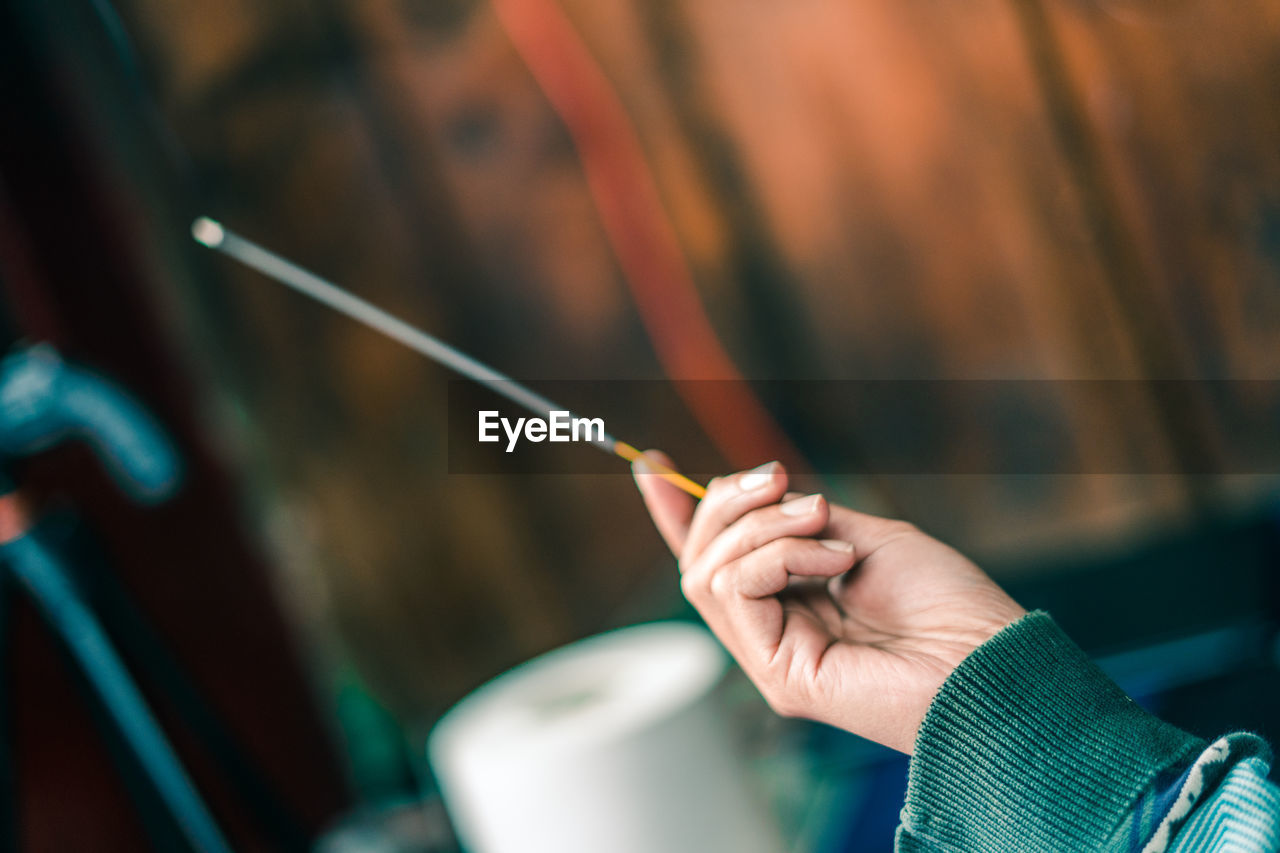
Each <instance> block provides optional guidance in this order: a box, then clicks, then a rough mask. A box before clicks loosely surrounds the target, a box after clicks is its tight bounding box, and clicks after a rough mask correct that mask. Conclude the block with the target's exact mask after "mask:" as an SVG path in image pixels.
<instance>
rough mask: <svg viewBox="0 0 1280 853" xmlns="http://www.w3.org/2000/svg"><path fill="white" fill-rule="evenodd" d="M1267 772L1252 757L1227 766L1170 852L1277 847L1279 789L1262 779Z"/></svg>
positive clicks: (1260, 851) (1239, 852) (1236, 852)
mask: <svg viewBox="0 0 1280 853" xmlns="http://www.w3.org/2000/svg"><path fill="white" fill-rule="evenodd" d="M1268 770H1269V768H1268V767H1267V763H1266V762H1265V761H1264V760H1263V759H1261V758H1257V757H1254V758H1246V759H1245V760H1244V761H1241V762H1240V763H1239V764H1237V765H1236V766H1234V767H1232V768H1231V770H1230V771H1229V772H1228V773H1227V775H1226V777H1224V778H1223V780H1222V782H1220V783H1219V784H1218V787H1217V789H1216V790H1214V792H1213V793H1212V794H1210V795H1209V797H1208V798H1206V799H1205V801H1204V802H1203V803H1201V804H1200V806H1199V808H1197V809H1195V810H1194V811H1193V812H1192V813H1191V817H1190V818H1189V819H1188V820H1187V822H1186V823H1185V824H1183V826H1182V829H1180V830H1178V832H1177V834H1176V835H1174V838H1173V846H1171V847H1169V848H1168V850H1169V851H1170V853H1199V851H1202V850H1214V851H1218V850H1222V851H1232V853H1266V851H1276V850H1280V788H1277V787H1276V786H1275V785H1273V784H1272V783H1271V782H1269V781H1268V780H1267V771H1268Z"/></svg>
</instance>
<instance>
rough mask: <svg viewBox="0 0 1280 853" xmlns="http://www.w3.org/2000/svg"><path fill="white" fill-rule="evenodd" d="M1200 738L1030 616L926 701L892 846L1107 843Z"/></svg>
mask: <svg viewBox="0 0 1280 853" xmlns="http://www.w3.org/2000/svg"><path fill="white" fill-rule="evenodd" d="M1204 747H1205V743H1204V741H1202V740H1200V739H1198V738H1195V737H1193V736H1192V735H1189V734H1187V733H1186V732H1184V731H1182V730H1180V729H1177V728H1175V727H1173V726H1171V725H1168V724H1167V723H1164V722H1161V721H1160V720H1158V719H1157V718H1155V717H1153V716H1151V715H1150V714H1148V713H1147V712H1146V711H1143V710H1142V709H1141V708H1139V707H1138V706H1137V705H1136V704H1135V703H1134V702H1133V700H1132V699H1130V698H1129V697H1128V696H1126V695H1125V694H1124V693H1123V692H1122V691H1121V690H1120V688H1119V687H1117V686H1116V685H1115V684H1114V683H1113V682H1112V681H1111V679H1109V678H1107V677H1106V676H1105V675H1104V674H1103V673H1102V671H1101V670H1100V669H1098V667H1097V666H1095V665H1094V664H1093V663H1092V662H1091V661H1090V660H1089V659H1088V657H1086V656H1085V654H1084V652H1082V651H1081V650H1080V648H1079V647H1078V646H1076V645H1075V643H1073V642H1071V640H1070V639H1069V638H1068V637H1067V635H1066V634H1064V633H1063V632H1062V630H1061V629H1060V628H1059V627H1058V626H1057V624H1056V623H1055V622H1054V621H1053V620H1052V619H1051V618H1050V617H1049V615H1048V614H1046V613H1043V612H1035V613H1030V614H1028V615H1026V616H1024V617H1023V618H1022V619H1019V620H1018V621H1017V622H1014V623H1013V624H1012V625H1009V626H1008V627H1007V628H1005V629H1004V630H1003V631H1001V632H1000V633H998V634H996V636H994V637H992V638H991V639H990V640H988V641H987V642H986V643H984V644H982V645H981V646H979V647H978V648H977V649H976V650H975V651H974V652H973V653H972V654H970V655H969V657H967V658H966V659H965V660H964V661H963V662H962V663H961V664H960V666H958V667H956V669H955V671H954V672H953V673H951V675H950V676H949V677H948V678H947V680H946V681H945V682H944V683H943V685H942V688H941V689H940V690H939V691H938V695H937V696H936V697H935V698H934V700H933V704H932V705H930V706H929V711H928V713H927V714H926V715H925V718H924V722H923V724H922V725H921V727H920V734H919V735H918V737H917V739H916V745H915V753H914V755H913V756H912V759H911V772H910V777H909V781H908V783H907V800H906V805H905V806H904V808H903V810H902V827H901V828H900V829H899V849H900V850H913V849H937V848H938V847H942V848H943V849H946V848H952V849H957V850H964V851H997V850H999V851H1007V850H1018V851H1038V850H1098V849H1102V848H1103V847H1104V846H1105V845H1106V843H1107V840H1108V839H1109V838H1110V836H1111V834H1112V830H1113V829H1114V828H1115V827H1116V825H1117V824H1118V823H1119V822H1120V821H1121V820H1123V818H1124V817H1125V816H1126V815H1127V814H1128V812H1129V810H1130V809H1132V808H1133V803H1134V802H1135V801H1136V800H1137V798H1138V797H1139V795H1140V794H1141V793H1142V791H1143V790H1144V789H1145V788H1146V787H1147V786H1148V785H1149V784H1150V783H1151V781H1152V779H1153V778H1154V777H1155V776H1156V774H1157V773H1159V772H1160V771H1161V770H1163V769H1165V768H1166V767H1169V766H1171V765H1173V764H1175V763H1177V762H1184V763H1190V761H1191V760H1192V759H1193V758H1194V756H1195V755H1196V754H1198V753H1199V752H1200V751H1201V750H1202V749H1204Z"/></svg>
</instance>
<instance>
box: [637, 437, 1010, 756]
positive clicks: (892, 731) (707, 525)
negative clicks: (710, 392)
mask: <svg viewBox="0 0 1280 853" xmlns="http://www.w3.org/2000/svg"><path fill="white" fill-rule="evenodd" d="M650 454H651V455H653V456H654V457H655V458H657V459H659V460H660V461H662V462H664V463H666V462H667V461H668V460H667V459H666V457H664V456H662V455H661V454H657V453H656V452H654V451H650ZM636 482H637V484H638V485H639V486H640V491H641V492H642V493H643V495H644V500H645V504H646V505H647V506H648V508H649V512H650V514H651V515H652V516H653V520H654V522H655V524H656V525H657V527H658V530H659V531H660V532H661V533H662V535H663V537H664V538H665V539H666V540H667V544H668V545H669V546H670V547H671V551H672V553H674V554H675V555H676V557H677V558H678V559H679V561H680V572H681V586H682V588H683V590H684V594H685V596H686V597H687V598H688V599H689V601H690V602H691V603H692V604H693V606H694V607H696V608H697V609H698V612H699V613H701V614H702V617H703V618H704V619H705V620H706V622H707V625H708V626H709V627H710V628H711V630H712V631H714V632H715V634H716V636H717V637H719V638H720V641H721V642H722V643H724V645H725V646H726V647H727V648H728V649H729V652H730V653H731V654H732V655H733V656H734V658H736V659H737V661H738V663H739V664H740V665H741V666H742V668H743V669H744V670H745V671H746V673H747V675H748V676H749V677H750V678H751V680H752V681H753V682H754V683H755V685H756V686H757V687H758V688H759V689H760V692H761V693H762V694H763V695H764V697H765V699H766V700H767V701H768V702H769V704H770V705H771V706H772V707H773V708H774V710H776V711H777V712H778V713H780V714H783V715H785V716H797V717H807V718H809V719H813V720H819V721H821V722H824V723H829V724H831V725H834V726H839V727H840V728H843V729H847V730H848V731H851V732H853V733H855V734H858V735H862V736H863V737H867V738H870V739H871V740H874V741H878V742H879V743H882V744H885V745H886V746H890V747H893V748H894V749H898V750H901V751H903V752H908V753H909V752H911V750H912V746H913V745H914V743H915V738H916V732H917V731H918V730H919V728H920V723H921V721H922V720H923V719H924V714H925V711H926V710H927V709H928V707H929V703H930V702H931V701H932V700H933V697H934V694H936V693H937V691H938V688H939V687H940V686H941V685H942V682H943V681H944V680H945V679H946V677H947V676H948V675H949V674H950V673H951V671H952V670H953V669H955V667H956V666H957V665H958V664H959V663H960V661H962V660H963V659H964V658H965V656H966V655H968V654H969V652H971V651H973V650H974V649H975V648H977V647H978V646H979V645H980V644H981V643H983V642H984V641H986V640H987V639H988V638H989V637H991V636H992V635H993V634H995V633H996V632H997V631H999V630H1000V629H1001V628H1003V627H1004V626H1005V625H1007V624H1009V623H1010V622H1012V621H1013V620H1015V619H1017V618H1018V617H1019V616H1021V615H1023V613H1024V611H1023V609H1022V608H1021V607H1019V606H1018V605H1017V603H1016V602H1014V600H1013V599H1011V598H1010V597H1009V596H1008V595H1006V594H1005V592H1004V591H1003V590H1002V589H1000V587H999V586H997V585H996V584H995V582H994V581H992V580H991V579H990V578H988V577H987V576H986V575H985V574H984V573H983V572H982V570H981V569H979V568H978V567H977V566H975V565H974V564H973V563H971V562H970V561H969V560H967V559H965V558H964V557H963V556H962V555H960V554H959V553H958V552H956V551H954V550H952V549H951V548H948V547H947V546H946V545H943V544H942V543H941V542H939V541H937V540H936V539H932V538H930V537H929V536H926V535H925V534H923V533H921V532H920V531H919V530H917V529H916V528H915V527H913V526H911V525H910V524H907V523H906V522H902V521H892V520H889V519H884V518H877V517H875V516H871V515H864V514H863V513H859V512H854V511H853V510H850V509H846V508H844V507H841V506H831V505H828V504H827V502H826V501H825V500H824V499H823V497H822V496H821V495H796V494H788V493H787V474H786V471H784V470H783V468H782V466H781V465H780V464H778V463H776V462H775V463H770V464H769V465H764V466H761V467H760V468H756V469H754V470H752V471H746V472H743V473H739V474H734V475H732V476H728V477H722V478H718V479H716V480H713V481H712V482H711V484H710V485H709V486H708V489H707V496H706V498H704V499H703V500H702V502H701V503H699V504H697V506H696V507H695V505H694V502H693V499H692V498H690V497H689V496H688V495H686V494H684V493H683V492H681V491H680V490H679V489H677V488H675V487H674V486H672V485H670V484H669V483H667V482H665V481H664V480H662V479H661V478H660V477H658V476H656V475H652V474H647V473H645V470H644V467H643V460H641V461H640V462H637V465H636Z"/></svg>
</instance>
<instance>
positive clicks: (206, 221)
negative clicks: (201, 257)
mask: <svg viewBox="0 0 1280 853" xmlns="http://www.w3.org/2000/svg"><path fill="white" fill-rule="evenodd" d="M191 236H192V237H195V238H196V241H197V242H200V243H204V244H205V245H206V246H208V247H209V248H210V249H216V248H218V247H219V246H221V245H222V241H223V240H224V239H225V238H226V236H227V232H226V231H224V230H222V226H221V225H219V224H218V223H217V222H215V221H214V220H212V219H210V218H209V217H207V216H201V217H200V218H199V219H197V220H196V221H195V222H192V223H191Z"/></svg>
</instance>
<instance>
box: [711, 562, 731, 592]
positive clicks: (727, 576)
mask: <svg viewBox="0 0 1280 853" xmlns="http://www.w3.org/2000/svg"><path fill="white" fill-rule="evenodd" d="M733 586H734V578H733V572H731V571H728V570H726V569H725V568H721V569H720V570H718V571H716V572H713V573H712V575H711V579H710V581H709V582H708V584H707V591H708V592H710V593H711V596H712V598H723V597H725V596H726V595H729V594H730V593H731V592H733Z"/></svg>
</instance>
